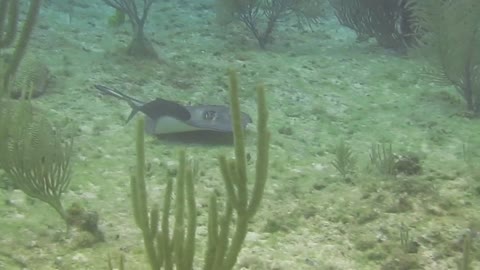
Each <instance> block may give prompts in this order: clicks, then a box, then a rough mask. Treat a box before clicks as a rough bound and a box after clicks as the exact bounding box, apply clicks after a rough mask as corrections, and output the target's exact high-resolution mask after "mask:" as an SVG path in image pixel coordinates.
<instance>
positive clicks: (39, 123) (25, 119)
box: [0, 101, 72, 225]
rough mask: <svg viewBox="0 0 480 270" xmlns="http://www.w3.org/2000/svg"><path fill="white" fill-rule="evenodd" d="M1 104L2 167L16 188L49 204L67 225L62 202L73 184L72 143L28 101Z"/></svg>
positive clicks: (0, 157) (0, 143)
mask: <svg viewBox="0 0 480 270" xmlns="http://www.w3.org/2000/svg"><path fill="white" fill-rule="evenodd" d="M0 102H1V104H0V105H1V107H0V116H1V117H0V124H1V125H2V129H1V130H0V139H1V140H0V153H2V154H1V155H0V168H1V169H3V170H4V171H5V173H6V175H7V177H8V178H9V180H10V181H12V182H13V185H14V186H15V187H17V188H19V189H21V190H22V191H23V192H25V194H27V195H28V196H30V197H33V198H36V199H39V200H41V201H43V202H45V203H47V204H49V205H50V206H51V207H53V208H54V209H55V211H57V212H58V214H59V215H60V216H61V217H62V219H63V220H64V221H65V222H66V221H67V215H66V213H65V210H64V208H63V206H62V203H61V200H60V199H61V196H62V194H63V193H64V192H65V191H66V190H67V188H68V186H69V184H70V175H71V173H70V172H71V170H70V157H71V154H72V141H71V140H64V138H62V137H61V135H60V134H59V132H58V130H55V129H54V128H53V126H52V125H51V124H50V122H49V121H48V120H47V119H46V118H44V117H43V116H42V115H41V114H39V113H34V111H33V108H32V107H31V105H30V104H29V103H28V102H27V101H21V102H7V101H0ZM67 225H68V224H67Z"/></svg>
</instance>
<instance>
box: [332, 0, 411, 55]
mask: <svg viewBox="0 0 480 270" xmlns="http://www.w3.org/2000/svg"><path fill="white" fill-rule="evenodd" d="M329 1H330V4H331V5H332V7H333V8H334V9H335V16H336V17H337V19H338V21H339V22H340V23H341V24H342V25H345V26H346V27H348V28H351V29H352V30H354V31H355V32H356V33H357V36H358V38H359V40H362V39H366V38H369V37H374V38H375V39H376V40H377V42H378V43H379V44H380V45H381V46H383V47H385V48H392V49H396V50H404V49H405V48H406V47H407V46H409V45H410V44H411V43H412V41H414V38H413V36H412V28H411V14H410V12H409V10H408V9H407V8H406V1H405V0H329Z"/></svg>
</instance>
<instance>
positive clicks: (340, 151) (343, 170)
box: [332, 140, 356, 179]
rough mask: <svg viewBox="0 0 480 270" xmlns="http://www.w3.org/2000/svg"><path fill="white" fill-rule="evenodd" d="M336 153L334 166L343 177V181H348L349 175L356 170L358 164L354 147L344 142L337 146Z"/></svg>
mask: <svg viewBox="0 0 480 270" xmlns="http://www.w3.org/2000/svg"><path fill="white" fill-rule="evenodd" d="M334 151H335V159H334V160H333V161H332V165H333V167H335V169H337V171H338V172H339V173H340V174H341V175H342V177H343V179H347V176H348V174H350V173H351V172H353V170H354V169H355V163H356V159H355V155H354V154H353V151H352V147H351V146H350V145H348V144H346V143H345V141H343V140H342V141H340V142H339V143H338V144H337V145H336V146H335V149H334Z"/></svg>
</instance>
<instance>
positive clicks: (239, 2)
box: [216, 0, 325, 49]
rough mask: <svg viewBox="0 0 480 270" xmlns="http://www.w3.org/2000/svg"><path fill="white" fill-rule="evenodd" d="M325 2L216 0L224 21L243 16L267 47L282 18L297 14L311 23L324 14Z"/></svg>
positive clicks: (311, 0) (246, 24)
mask: <svg viewBox="0 0 480 270" xmlns="http://www.w3.org/2000/svg"><path fill="white" fill-rule="evenodd" d="M324 3H325V1H324V0H216V12H217V17H219V18H221V20H220V23H225V18H230V17H232V16H234V17H235V18H237V19H238V20H240V21H241V22H242V23H243V24H244V25H245V26H246V28H247V29H248V30H249V31H250V32H251V33H252V34H253V36H254V37H255V39H256V40H257V41H258V45H259V46H260V48H262V49H265V48H266V46H267V44H268V43H271V42H272V40H273V37H272V34H273V31H274V30H275V28H276V27H277V23H278V22H279V21H281V20H283V19H285V18H286V17H287V16H289V15H291V14H294V15H296V16H297V18H298V20H299V22H300V23H303V24H305V23H306V24H308V25H310V24H311V23H312V22H317V21H318V20H319V19H320V18H321V17H322V16H324V9H325V5H324ZM262 27H263V28H262Z"/></svg>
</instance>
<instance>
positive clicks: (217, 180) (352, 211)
mask: <svg viewBox="0 0 480 270" xmlns="http://www.w3.org/2000/svg"><path fill="white" fill-rule="evenodd" d="M58 2H61V1H53V0H52V1H45V3H44V5H43V6H42V9H41V13H40V17H39V21H38V22H37V25H36V29H35V31H34V34H33V36H32V38H31V42H30V45H29V52H28V53H29V54H33V55H35V56H36V57H38V58H40V59H41V60H43V61H44V63H45V64H46V65H47V66H48V68H49V70H50V73H51V74H52V75H53V78H52V81H51V82H50V83H49V86H48V89H47V91H46V93H45V95H42V96H40V97H39V98H37V99H34V100H33V101H32V102H33V104H34V105H35V106H36V107H38V108H40V109H41V110H43V111H44V112H45V113H46V114H47V115H48V117H49V118H50V119H51V121H52V122H54V123H56V124H58V125H60V126H62V127H63V129H64V131H65V132H67V133H68V134H70V135H72V136H74V148H73V151H74V154H73V158H72V179H71V184H70V188H69V190H68V191H67V192H66V193H65V194H63V196H62V201H63V203H64V205H65V206H66V207H69V206H70V205H71V204H72V203H77V204H80V205H81V206H82V207H84V208H85V209H88V210H89V211H95V212H96V213H97V214H98V217H99V223H98V224H99V229H100V230H101V231H102V232H103V234H104V241H97V240H98V239H95V238H92V236H91V235H89V234H88V233H86V232H80V231H73V232H71V234H70V235H68V236H66V234H65V226H64V222H63V221H62V220H61V218H60V217H59V216H58V215H57V214H56V213H55V211H54V210H53V209H52V208H51V207H49V206H48V205H46V204H44V203H42V202H40V201H37V200H34V199H30V198H28V197H27V196H26V195H24V194H23V193H22V192H21V191H19V190H11V189H8V188H5V189H1V190H0V197H1V199H2V204H1V205H0V216H1V224H0V225H1V226H0V269H35V270H37V269H38V270H44V269H108V268H107V261H108V257H109V256H111V257H112V258H113V259H114V260H116V258H118V257H119V256H120V254H123V255H124V256H125V260H126V269H149V268H148V265H147V260H146V257H145V252H144V248H143V243H142V237H141V232H140V230H139V229H138V228H137V226H136V225H135V222H134V218H133V212H132V205H131V198H130V182H129V181H130V177H131V174H132V171H133V167H134V165H135V124H134V122H135V121H132V122H130V123H128V124H125V120H126V119H127V117H128V114H129V112H130V108H129V107H128V105H127V104H126V103H125V102H123V101H120V100H117V99H115V98H113V97H109V96H103V95H100V94H99V93H98V91H96V90H95V89H94V85H95V84H103V85H107V86H110V87H113V88H115V89H118V90H120V91H122V92H124V93H126V94H128V95H131V96H133V97H136V98H138V99H141V100H153V99H155V98H157V97H161V98H164V99H167V100H174V101H178V102H179V103H181V104H186V105H187V104H228V100H229V99H228V90H227V89H228V76H227V70H228V69H232V68H233V69H235V70H236V71H237V72H238V76H239V81H240V86H241V89H240V90H241V91H240V102H241V107H242V110H243V111H244V112H246V113H248V114H249V115H251V116H252V117H253V116H256V98H255V97H256V95H255V91H254V89H255V86H256V85H257V84H259V83H262V84H263V85H265V88H266V93H267V101H268V109H269V113H270V117H269V124H268V125H269V129H270V131H271V136H272V137H271V141H270V166H269V179H268V182H267V185H266V187H265V195H264V198H263V201H262V205H261V207H260V209H259V211H258V213H257V214H256V216H255V217H254V218H253V220H252V221H251V222H250V223H249V233H248V234H247V237H246V240H245V244H244V247H243V250H242V252H241V253H240V256H239V259H238V263H237V266H236V269H258V270H263V269H265V270H273V269H276V270H286V269H298V270H303V269H305V270H309V269H319V270H323V269H332V270H333V269H338V270H340V269H341V270H344V269H345V270H348V269H352V270H357V269H358V270H361V269H436V270H442V269H460V268H459V267H458V262H459V261H460V260H461V258H462V256H463V255H462V254H463V249H464V244H463V243H464V241H463V240H464V237H465V236H466V235H469V234H474V236H473V237H472V243H473V244H472V247H471V257H472V258H471V260H472V262H471V265H472V268H471V269H479V268H480V262H479V259H480V258H479V255H480V254H479V249H478V237H476V232H478V231H479V230H480V214H479V213H480V211H479V210H480V208H479V205H480V204H479V203H480V185H479V179H480V170H479V169H478V168H477V167H478V166H477V164H478V162H479V157H480V152H479V151H478V149H479V147H478V146H479V145H480V137H479V135H478V134H479V132H478V131H479V127H478V124H479V122H478V118H469V117H465V115H464V113H465V106H464V102H463V100H462V98H461V97H460V96H458V94H457V92H456V90H455V89H454V88H453V87H452V86H446V85H442V84H438V83H434V82H432V81H431V80H429V79H428V78H426V77H425V76H422V70H423V68H424V67H425V65H427V63H426V62H425V61H424V60H423V59H422V58H419V57H417V56H416V55H414V54H412V55H409V54H407V55H398V54H395V53H392V52H391V51H388V50H385V49H384V48H382V47H380V46H378V45H377V44H376V43H375V42H374V41H371V42H365V43H359V42H356V40H355V34H354V33H353V32H351V31H350V30H348V29H347V28H345V27H342V26H341V25H339V24H338V22H337V21H336V19H335V17H333V15H332V14H331V12H329V13H328V16H327V17H326V18H324V19H322V21H321V23H320V24H318V25H314V26H313V29H309V28H308V27H307V28H305V29H303V30H302V29H299V26H298V23H297V21H296V20H295V19H289V20H286V21H282V22H281V23H279V25H278V28H277V29H276V32H275V34H274V38H275V39H274V42H273V43H272V44H269V46H268V47H267V49H265V50H264V49H260V48H259V47H258V44H257V42H256V40H255V39H253V38H252V36H251V34H250V33H249V32H248V31H247V30H246V29H245V28H244V26H243V25H241V24H240V23H238V22H233V23H231V24H229V25H227V26H224V27H222V26H218V25H216V24H215V14H214V11H213V4H212V3H210V2H205V3H200V2H196V1H158V3H155V4H154V5H153V6H152V10H151V11H150V16H149V18H148V22H147V24H146V28H145V32H146V33H147V34H148V37H149V38H150V39H151V41H152V43H153V46H154V48H155V50H156V52H157V53H158V56H159V59H158V60H151V59H135V58H133V57H131V56H126V55H125V53H124V52H125V47H126V46H127V45H128V42H129V41H130V36H131V35H130V32H131V31H130V30H131V27H130V25H129V24H128V22H127V23H125V24H124V25H121V26H118V27H112V26H111V25H109V17H110V16H111V15H112V14H113V9H111V8H109V7H108V6H106V5H105V4H104V3H103V2H102V1H88V2H85V3H83V2H82V3H81V4H79V3H75V2H77V1H72V2H69V4H65V3H64V4H59V3H58ZM136 117H141V115H140V114H138V115H137V116H136ZM255 123H256V119H255V118H254V119H253V125H251V126H250V127H249V128H248V129H247V132H246V136H247V138H246V144H247V153H248V154H249V155H251V156H252V157H253V156H255V155H254V154H255V151H256V150H255V149H256V148H255V145H256V134H255V133H256V130H255V128H254V126H255ZM174 137H175V136H174ZM194 139H195V138H194ZM342 141H344V142H345V143H346V145H347V147H350V150H351V152H352V154H353V156H354V158H355V166H354V167H352V168H351V170H349V171H348V173H347V174H346V175H345V176H342V174H341V173H339V172H338V171H337V169H336V168H335V166H334V165H333V164H332V162H333V161H334V160H335V159H336V156H335V153H336V147H337V146H338V145H339V143H340V142H342ZM145 145H146V160H147V167H148V171H147V175H146V181H147V185H148V191H149V200H150V201H151V202H159V203H161V202H162V194H163V191H164V189H165V186H166V182H167V179H168V178H171V177H173V176H174V175H175V170H176V166H177V159H178V152H179V151H180V150H183V149H185V150H186V151H187V155H188V156H189V157H192V158H194V159H195V160H197V161H198V162H199V164H200V172H199V177H198V178H197V180H196V182H195V188H196V194H197V199H196V204H197V208H198V216H197V220H198V221H197V222H198V228H197V245H198V248H197V256H196V258H195V265H202V264H201V263H202V260H203V254H204V251H205V250H204V243H205V241H206V239H207V218H208V207H207V205H208V201H209V196H210V194H211V193H212V192H217V194H218V196H219V198H222V197H224V196H225V194H224V191H223V190H224V187H223V182H222V177H221V173H220V170H219V167H218V161H217V157H218V156H219V155H220V154H227V156H233V147H232V146H231V145H229V144H227V145H223V144H222V145H217V144H206V143H200V142H195V140H194V141H193V142H192V141H187V142H185V141H179V140H172V139H171V138H170V139H166V138H160V139H159V138H154V137H148V138H147V140H146V142H145ZM372 145H379V146H380V148H382V149H383V150H384V149H386V148H388V146H390V145H391V147H392V153H393V155H394V156H395V158H397V159H401V158H403V157H405V160H410V159H409V158H410V157H415V158H418V163H415V164H414V165H415V166H417V165H419V166H421V171H419V172H418V173H417V174H413V175H407V174H398V175H396V176H392V175H385V174H381V173H378V172H377V171H376V170H375V165H372V164H371V154H372V151H373V150H372ZM387 150H388V149H387ZM387 152H388V151H387ZM415 158H411V159H415ZM248 165H249V168H250V170H251V171H252V172H253V170H254V165H255V163H254V161H253V160H249V161H248ZM406 166H407V167H408V166H409V163H407V165H406ZM408 169H410V167H408ZM0 179H3V180H2V182H5V181H6V175H5V174H4V173H3V172H1V171H0ZM195 269H200V266H197V268H195Z"/></svg>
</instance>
